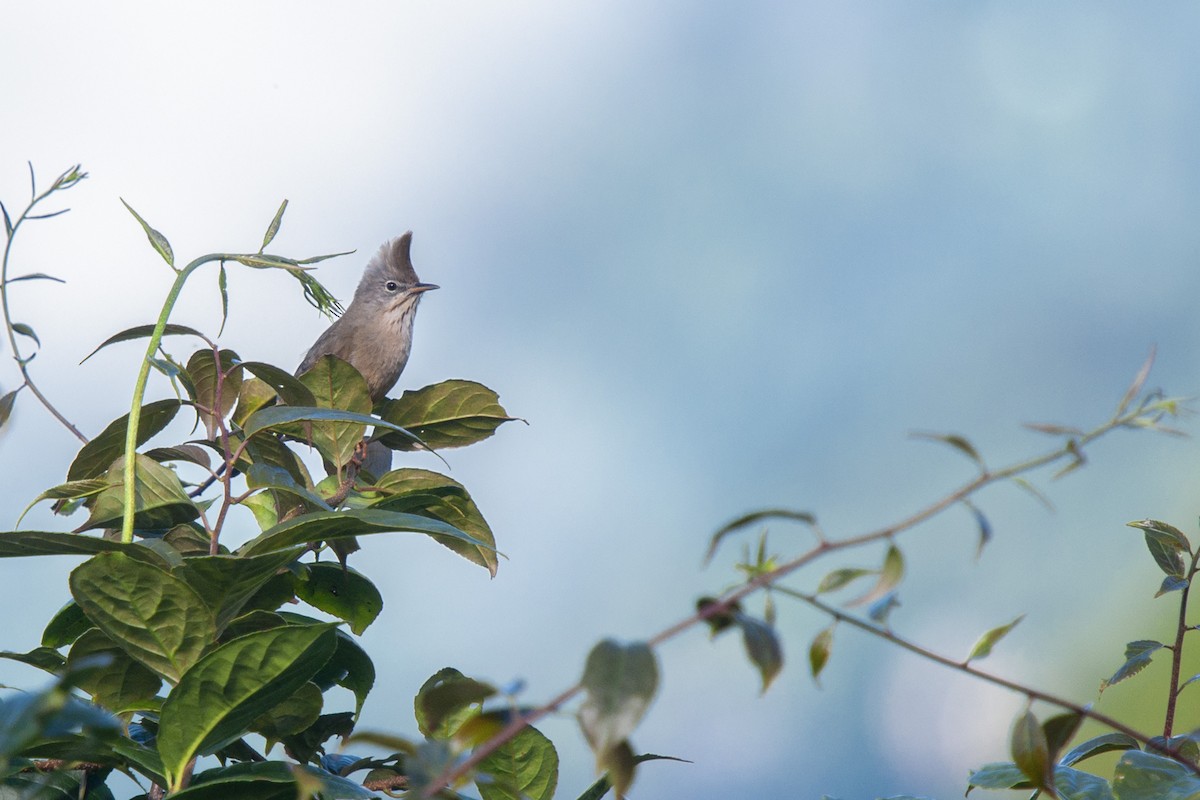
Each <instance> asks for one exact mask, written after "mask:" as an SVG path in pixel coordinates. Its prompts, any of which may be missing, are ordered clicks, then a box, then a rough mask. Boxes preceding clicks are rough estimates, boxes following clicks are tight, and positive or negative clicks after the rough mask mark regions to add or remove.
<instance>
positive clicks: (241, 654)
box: [158, 624, 337, 791]
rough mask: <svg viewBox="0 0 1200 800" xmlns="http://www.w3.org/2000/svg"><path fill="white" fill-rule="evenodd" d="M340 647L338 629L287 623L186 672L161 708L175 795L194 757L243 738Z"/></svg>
mask: <svg viewBox="0 0 1200 800" xmlns="http://www.w3.org/2000/svg"><path fill="white" fill-rule="evenodd" d="M336 647H337V634H336V633H335V630H334V625H333V624H323V625H289V626H287V627H284V628H275V629H272V630H266V631H261V632H259V633H250V634H247V635H245V636H240V637H238V638H237V639H234V640H233V641H231V642H227V643H226V644H223V645H221V646H220V647H218V648H217V649H215V650H213V651H212V652H211V653H209V654H208V655H206V656H205V657H204V658H202V659H201V660H200V661H199V662H198V663H196V664H195V666H193V667H192V668H191V669H190V670H188V672H187V673H186V674H185V675H184V676H183V678H182V679H181V680H180V681H179V685H178V686H176V687H175V688H174V689H173V690H172V691H171V693H170V695H168V696H167V700H166V702H165V703H163V708H162V715H161V722H160V725H159V732H158V752H159V754H160V755H161V756H162V760H163V769H164V770H165V771H166V773H167V778H168V780H169V782H170V784H171V789H172V791H177V790H178V789H179V788H180V779H181V778H182V776H183V775H184V773H185V771H186V768H187V763H188V762H189V761H190V760H191V759H192V757H193V756H195V755H199V754H203V753H207V752H211V751H213V750H215V749H217V748H218V747H219V746H220V745H222V744H224V743H225V742H228V741H232V740H233V739H235V738H237V737H239V736H241V735H242V734H243V733H245V732H246V731H247V729H248V726H249V725H250V724H251V723H252V722H253V721H254V720H255V719H256V718H257V717H258V716H259V715H261V714H263V713H264V712H266V711H268V710H270V709H271V708H273V707H275V706H276V705H278V704H279V703H281V702H283V701H284V700H286V699H287V698H288V697H290V696H291V695H292V694H294V693H295V692H296V691H297V690H298V689H299V688H300V687H301V686H303V685H304V684H305V683H307V682H308V681H309V679H310V678H312V676H313V675H315V674H317V671H318V670H320V669H321V667H322V666H323V665H324V664H325V662H326V661H328V660H329V658H330V656H332V655H333V652H334V650H335V649H336Z"/></svg>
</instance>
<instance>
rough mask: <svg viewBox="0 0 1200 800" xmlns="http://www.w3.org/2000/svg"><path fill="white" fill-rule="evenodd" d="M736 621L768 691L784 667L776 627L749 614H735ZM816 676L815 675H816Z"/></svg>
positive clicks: (747, 653)
mask: <svg viewBox="0 0 1200 800" xmlns="http://www.w3.org/2000/svg"><path fill="white" fill-rule="evenodd" d="M734 622H736V623H737V625H738V627H739V628H741V629H742V642H743V644H745V646H746V655H747V656H748V657H749V658H750V663H752V664H754V666H755V667H756V668H757V669H758V673H759V675H760V676H761V677H762V692H763V693H766V691H767V689H768V688H769V687H770V686H771V682H772V681H774V680H775V677H776V676H777V675H779V672H780V670H782V669H783V646H782V645H781V644H780V642H779V636H778V635H776V633H775V629H774V628H772V627H771V626H770V625H768V624H767V623H766V622H763V621H762V620H760V619H756V618H754V617H751V616H749V615H747V614H735V615H734ZM814 677H815V676H814Z"/></svg>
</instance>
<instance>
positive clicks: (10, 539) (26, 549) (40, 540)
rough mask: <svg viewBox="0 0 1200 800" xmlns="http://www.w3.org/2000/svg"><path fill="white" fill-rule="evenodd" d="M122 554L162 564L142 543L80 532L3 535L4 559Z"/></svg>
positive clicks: (0, 555)
mask: <svg viewBox="0 0 1200 800" xmlns="http://www.w3.org/2000/svg"><path fill="white" fill-rule="evenodd" d="M114 551H120V552H123V553H126V554H127V555H129V556H130V557H131V558H136V559H137V560H139V561H145V562H147V563H150V564H162V563H163V560H162V558H161V557H160V556H159V555H157V554H156V553H154V552H153V551H152V550H150V549H149V548H147V547H144V546H142V545H140V544H124V543H123V542H118V541H114V540H112V539H99V538H96V537H94V536H84V535H83V534H80V533H62V532H60V531H6V532H4V533H0V558H21V557H26V556H90V555H95V554H96V553H109V552H114Z"/></svg>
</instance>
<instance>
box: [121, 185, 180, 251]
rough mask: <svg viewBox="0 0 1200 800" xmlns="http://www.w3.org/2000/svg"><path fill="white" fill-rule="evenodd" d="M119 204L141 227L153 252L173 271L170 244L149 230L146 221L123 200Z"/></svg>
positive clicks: (161, 236)
mask: <svg viewBox="0 0 1200 800" xmlns="http://www.w3.org/2000/svg"><path fill="white" fill-rule="evenodd" d="M121 204H122V205H124V206H125V208H127V209H129V213H130V214H133V218H134V219H136V220H137V221H138V224H140V225H141V226H142V230H144V231H145V232H146V238H147V239H149V240H150V246H151V247H153V248H154V250H155V252H157V253H158V254H159V255H160V256H162V258H163V261H166V262H167V264H168V266H170V267H171V268H172V269H174V268H175V254H174V253H172V252H171V243H170V242H168V241H167V237H165V236H163V235H162V234H161V233H159V232H158V231H156V230H155V229H154V228H151V227H150V225H149V224H148V223H147V222H146V220H144V219H142V217H141V215H140V214H138V213H137V212H136V211H134V210H133V207H132V206H130V205H129V203H126V202H125V199H124V198H121Z"/></svg>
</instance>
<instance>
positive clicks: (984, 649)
mask: <svg viewBox="0 0 1200 800" xmlns="http://www.w3.org/2000/svg"><path fill="white" fill-rule="evenodd" d="M1023 619H1025V615H1024V614H1022V615H1021V616H1019V617H1017V618H1016V619H1014V620H1013V621H1012V622H1009V623H1007V624H1005V625H1000V626H999V627H996V628H992V629H991V630H990V631H988V632H987V633H985V634H984V635H983V636H980V637H979V641H977V642H976V643H975V646H974V647H972V648H971V654H970V655H969V656H967V661H966V662H964V663H968V662H971V661H974V660H975V659H977V658H987V657H988V656H989V655H991V652H992V648H993V647H995V645H996V642H999V641H1000V640H1001V639H1003V638H1004V637H1005V636H1007V635H1008V632H1009V631H1011V630H1012V629H1013V628H1015V627H1017V625H1018V624H1019V623H1020V622H1021V620H1023Z"/></svg>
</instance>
